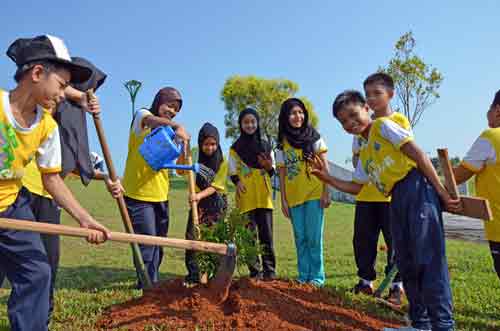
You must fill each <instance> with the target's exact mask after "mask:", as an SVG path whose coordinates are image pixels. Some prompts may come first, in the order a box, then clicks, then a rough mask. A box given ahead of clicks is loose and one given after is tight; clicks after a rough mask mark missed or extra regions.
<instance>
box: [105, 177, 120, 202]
mask: <svg viewBox="0 0 500 331" xmlns="http://www.w3.org/2000/svg"><path fill="white" fill-rule="evenodd" d="M104 182H105V183H106V188H107V189H108V192H109V193H111V195H112V196H113V198H115V199H118V198H119V197H121V196H122V195H123V193H124V192H125V189H124V188H123V186H122V183H121V181H120V179H117V180H116V181H114V182H113V181H111V179H110V178H109V177H108V176H106V178H105V179H104Z"/></svg>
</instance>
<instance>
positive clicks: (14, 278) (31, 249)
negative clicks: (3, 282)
mask: <svg viewBox="0 0 500 331" xmlns="http://www.w3.org/2000/svg"><path fill="white" fill-rule="evenodd" d="M23 193H24V192H20V193H19V195H18V197H17V200H16V201H15V202H14V203H13V204H12V205H11V206H9V208H8V209H7V210H5V211H3V212H0V217H6V218H16V219H21V220H30V221H32V220H34V216H33V213H32V211H31V208H30V198H29V194H23ZM0 273H1V274H4V275H5V276H7V279H8V280H9V281H10V283H11V285H12V291H11V293H10V297H9V301H8V303H7V307H8V315H9V321H10V327H11V330H12V331H33V330H37V331H38V330H40V331H44V330H47V321H48V314H49V292H50V279H51V276H50V274H51V271H50V265H49V263H48V260H47V255H46V254H45V249H44V247H43V244H42V240H41V238H40V235H39V234H38V233H33V232H26V231H13V230H3V229H0Z"/></svg>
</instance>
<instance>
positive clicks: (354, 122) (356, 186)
mask: <svg viewBox="0 0 500 331" xmlns="http://www.w3.org/2000/svg"><path fill="white" fill-rule="evenodd" d="M332 108H333V115H334V116H335V118H337V119H338V120H339V122H340V123H341V124H342V126H343V128H344V130H345V131H346V132H348V133H350V134H355V135H361V136H362V137H363V138H365V139H366V140H367V147H366V148H365V149H363V150H362V151H361V154H360V161H359V162H358V165H357V167H356V171H355V173H354V176H353V178H354V179H353V181H344V180H340V179H338V178H336V177H332V176H330V175H329V173H328V169H327V168H326V166H325V162H324V161H322V160H321V159H319V158H316V159H315V160H316V162H315V163H314V170H313V171H312V172H313V174H314V175H316V176H317V177H318V178H320V179H321V180H322V181H324V182H326V183H328V184H330V185H332V186H334V187H336V188H337V189H339V190H341V191H344V192H348V193H351V194H358V193H359V192H360V190H361V189H362V187H363V184H366V183H368V182H369V181H370V182H372V183H373V184H374V185H375V187H376V188H377V189H378V190H379V191H380V192H381V193H382V194H384V195H385V196H389V195H392V201H391V231H392V233H391V234H392V239H393V242H394V246H395V249H396V263H397V266H398V269H399V271H400V273H401V278H402V280H403V286H404V289H405V293H406V295H407V297H408V302H409V317H410V320H411V327H405V328H400V329H399V330H408V331H409V330H414V331H416V330H433V331H451V330H453V329H454V321H453V313H452V294H451V289H450V280H449V274H448V265H447V261H446V252H445V240H444V229H443V220H442V208H443V207H446V209H447V210H450V211H458V210H460V208H461V207H460V201H459V200H453V199H451V197H450V195H449V194H448V192H447V191H446V189H445V188H444V187H443V185H442V184H441V182H440V180H439V177H438V175H437V173H436V170H435V169H434V167H433V166H432V163H431V161H430V160H429V158H428V156H427V155H426V154H425V153H424V152H423V151H422V150H421V149H420V148H419V147H418V146H417V145H416V143H415V142H414V140H413V134H412V132H411V131H410V130H406V129H403V128H402V127H401V126H399V125H398V124H397V123H395V122H394V121H391V120H390V119H388V118H386V117H381V118H378V119H376V120H374V121H373V120H372V119H371V118H370V115H369V107H368V105H366V104H365V103H364V100H363V96H362V95H361V93H359V92H357V91H345V92H343V93H341V94H339V95H338V96H337V97H336V99H335V101H334V103H333V107H332ZM386 330H394V329H386Z"/></svg>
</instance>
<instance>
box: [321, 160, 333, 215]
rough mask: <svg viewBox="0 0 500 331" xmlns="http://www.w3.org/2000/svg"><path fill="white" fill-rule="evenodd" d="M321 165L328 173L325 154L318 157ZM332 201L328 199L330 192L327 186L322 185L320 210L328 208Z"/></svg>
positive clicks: (328, 167) (328, 168)
mask: <svg viewBox="0 0 500 331" xmlns="http://www.w3.org/2000/svg"><path fill="white" fill-rule="evenodd" d="M319 157H320V158H321V160H322V161H323V164H324V165H325V166H326V171H328V172H330V166H329V165H328V159H327V158H326V152H324V153H321V154H320V155H319ZM331 203H332V200H331V198H330V191H329V190H328V185H327V184H325V183H323V192H322V193H321V199H320V205H321V208H328V207H329V206H330V204H331Z"/></svg>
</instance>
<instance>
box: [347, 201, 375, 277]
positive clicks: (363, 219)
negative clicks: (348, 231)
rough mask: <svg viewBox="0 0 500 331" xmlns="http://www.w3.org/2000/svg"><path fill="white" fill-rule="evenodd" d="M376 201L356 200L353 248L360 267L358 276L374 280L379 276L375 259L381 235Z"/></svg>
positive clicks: (357, 264)
mask: <svg viewBox="0 0 500 331" xmlns="http://www.w3.org/2000/svg"><path fill="white" fill-rule="evenodd" d="M375 207H376V203H375V202H362V201H358V202H356V209H355V213H354V236H353V240H352V243H353V248H354V259H355V261H356V266H357V268H358V277H359V278H361V279H362V280H364V281H367V282H372V281H374V280H375V278H376V277H377V274H376V271H375V261H376V258H377V244H378V237H379V231H380V229H379V225H378V217H377V215H376V208H375Z"/></svg>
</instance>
